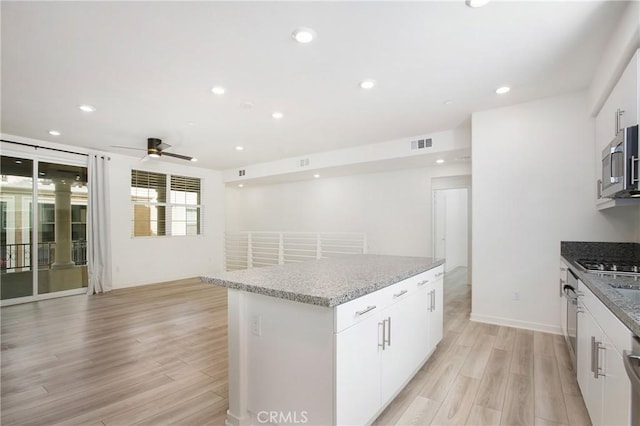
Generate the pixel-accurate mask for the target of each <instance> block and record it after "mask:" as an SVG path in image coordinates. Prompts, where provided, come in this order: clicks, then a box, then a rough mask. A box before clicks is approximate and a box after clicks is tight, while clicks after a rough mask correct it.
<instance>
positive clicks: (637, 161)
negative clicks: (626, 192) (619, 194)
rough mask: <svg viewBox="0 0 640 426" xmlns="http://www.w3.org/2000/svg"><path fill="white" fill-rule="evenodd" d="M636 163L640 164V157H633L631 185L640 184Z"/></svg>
mask: <svg viewBox="0 0 640 426" xmlns="http://www.w3.org/2000/svg"><path fill="white" fill-rule="evenodd" d="M636 163H640V157H639V158H636V157H634V156H633V155H632V156H631V185H633V184H635V183H637V182H640V173H638V175H639V176H638V177H635V176H636Z"/></svg>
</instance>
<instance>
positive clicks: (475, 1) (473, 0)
mask: <svg viewBox="0 0 640 426" xmlns="http://www.w3.org/2000/svg"><path fill="white" fill-rule="evenodd" d="M487 3H489V0H466V1H465V4H466V5H467V6H469V7H473V8H476V7H482V6H484V5H485V4H487Z"/></svg>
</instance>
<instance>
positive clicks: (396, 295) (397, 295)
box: [393, 290, 407, 297]
mask: <svg viewBox="0 0 640 426" xmlns="http://www.w3.org/2000/svg"><path fill="white" fill-rule="evenodd" d="M406 293H407V290H402V291H401V292H400V293H397V294H394V295H393V297H400V296H402V295H403V294H406Z"/></svg>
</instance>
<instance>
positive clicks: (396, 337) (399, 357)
mask: <svg viewBox="0 0 640 426" xmlns="http://www.w3.org/2000/svg"><path fill="white" fill-rule="evenodd" d="M426 294H427V289H426V288H424V287H422V288H420V289H418V290H417V291H416V292H415V293H414V294H411V295H409V296H408V297H407V298H405V299H404V300H401V301H399V302H398V303H395V304H393V305H391V306H390V307H389V308H387V309H386V310H384V312H383V321H386V323H385V324H384V325H385V327H384V328H385V333H386V335H387V336H386V340H385V344H384V345H383V347H382V348H381V351H380V367H381V371H382V376H381V389H380V391H381V398H382V402H383V403H384V402H386V401H389V400H390V399H391V398H393V397H394V396H395V394H396V393H397V392H398V391H399V390H400V389H401V388H402V386H403V385H404V382H406V380H407V378H408V377H411V375H412V374H413V373H414V370H415V369H416V367H417V366H419V365H420V362H421V361H424V358H425V357H426V356H427V353H428V351H429V347H428V342H429V336H428V333H429V324H428V323H427V321H428V318H429V315H428V312H427V309H426V305H425V304H424V303H423V302H424V300H425V299H426Z"/></svg>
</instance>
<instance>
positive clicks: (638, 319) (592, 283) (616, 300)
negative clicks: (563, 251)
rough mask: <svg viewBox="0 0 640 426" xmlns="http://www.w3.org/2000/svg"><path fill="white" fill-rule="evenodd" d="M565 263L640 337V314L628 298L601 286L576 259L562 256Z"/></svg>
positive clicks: (603, 285) (604, 285)
mask: <svg viewBox="0 0 640 426" xmlns="http://www.w3.org/2000/svg"><path fill="white" fill-rule="evenodd" d="M561 258H562V260H563V261H564V262H566V263H568V264H569V266H571V270H572V271H573V272H575V274H576V275H577V276H578V278H579V279H580V281H582V282H583V283H584V285H586V286H587V288H588V289H589V290H591V291H592V292H593V294H595V295H596V297H597V298H598V299H599V300H600V301H601V302H602V303H603V304H604V305H605V306H606V307H607V308H608V309H609V310H610V311H611V312H612V313H613V315H615V317H616V318H618V319H619V320H620V322H622V323H623V324H624V325H625V326H626V327H627V328H628V329H629V330H631V332H632V333H633V334H635V335H636V336H640V313H638V312H634V308H633V307H632V306H631V305H634V304H633V303H632V302H630V301H629V300H628V299H627V298H626V297H624V296H622V295H621V294H620V293H618V292H617V291H615V289H614V288H609V287H608V286H607V285H606V284H601V283H599V282H598V280H597V276H594V275H593V274H590V273H589V272H585V271H583V270H582V268H580V267H579V266H578V264H577V263H576V260H577V259H575V258H573V257H570V256H566V255H561Z"/></svg>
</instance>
